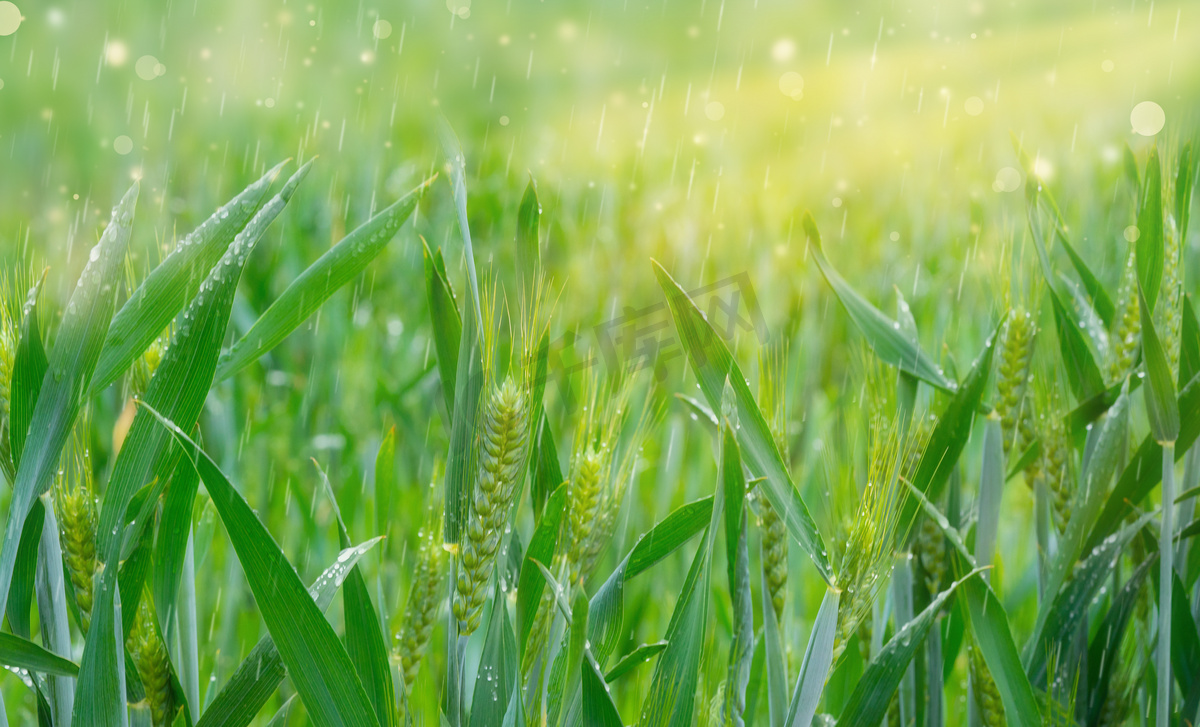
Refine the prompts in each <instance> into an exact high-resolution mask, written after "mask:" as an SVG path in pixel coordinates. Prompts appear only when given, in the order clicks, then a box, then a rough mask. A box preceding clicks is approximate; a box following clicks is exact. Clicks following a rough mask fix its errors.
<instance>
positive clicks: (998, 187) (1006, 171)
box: [992, 167, 1021, 192]
mask: <svg viewBox="0 0 1200 727" xmlns="http://www.w3.org/2000/svg"><path fill="white" fill-rule="evenodd" d="M1020 187H1021V173H1020V172H1019V171H1017V170H1016V169H1014V168H1012V167H1004V168H1003V169H1001V170H1000V171H998V172H996V181H995V182H993V183H992V189H993V190H995V191H997V192H1015V191H1017V190H1018V189H1020Z"/></svg>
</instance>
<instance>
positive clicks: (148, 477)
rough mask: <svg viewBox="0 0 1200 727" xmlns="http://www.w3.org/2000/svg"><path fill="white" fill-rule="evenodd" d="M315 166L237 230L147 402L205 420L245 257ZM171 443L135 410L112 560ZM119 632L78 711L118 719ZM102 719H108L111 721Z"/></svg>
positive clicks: (191, 420)
mask: <svg viewBox="0 0 1200 727" xmlns="http://www.w3.org/2000/svg"><path fill="white" fill-rule="evenodd" d="M308 169H309V166H308V165H305V166H304V167H302V168H301V169H300V170H299V171H297V172H296V174H294V175H293V176H292V178H291V179H290V180H289V181H288V183H287V184H286V185H285V186H284V188H283V190H282V191H281V192H280V193H279V194H278V195H276V196H275V197H274V198H272V200H271V201H270V202H268V203H267V204H266V205H265V206H264V207H263V208H262V209H261V210H259V212H258V213H257V214H256V215H255V217H254V219H252V220H251V221H250V223H249V224H248V225H247V226H246V227H245V229H243V230H242V232H240V233H238V235H237V237H236V238H235V239H234V241H233V243H232V244H231V245H230V247H229V249H228V250H226V252H225V255H224V256H223V258H222V261H221V262H220V263H218V264H217V265H216V266H215V267H214V268H213V270H212V272H210V273H209V276H208V277H207V278H206V279H205V281H204V282H203V283H201V286H200V291H199V292H198V293H197V296H196V298H195V299H193V301H192V302H191V303H190V304H189V306H188V308H187V309H186V310H185V311H184V314H183V321H182V323H181V325H180V326H179V328H178V329H177V330H176V332H175V336H174V337H173V339H172V342H171V345H170V346H169V347H168V348H167V352H166V355H165V356H164V358H163V361H162V363H161V364H160V365H159V367H158V369H157V370H156V371H155V374H154V376H153V378H152V379H151V380H150V384H149V386H148V388H147V390H146V401H148V402H149V403H150V405H151V406H152V407H155V408H156V409H159V410H161V411H163V412H165V415H166V416H169V417H171V418H172V419H173V420H174V421H179V422H182V423H184V424H185V425H186V426H189V427H190V426H193V425H194V424H195V422H196V420H197V419H198V417H199V415H200V411H201V409H202V408H203V405H204V401H205V399H206V398H207V395H208V390H209V388H210V387H211V386H212V381H213V371H214V369H215V367H216V363H217V356H218V354H219V352H220V346H221V341H222V340H223V339H224V336H225V330H226V326H227V324H228V321H229V314H230V310H231V307H232V303H233V296H234V291H235V290H236V287H237V283H238V280H239V279H240V277H241V271H242V268H243V266H244V264H245V261H246V258H247V256H248V255H249V253H250V251H251V250H252V249H253V247H254V245H255V243H256V242H257V241H258V239H259V238H260V237H261V236H262V234H263V233H264V232H265V231H266V228H267V226H268V225H269V224H270V223H271V221H272V220H274V218H275V217H276V216H277V215H278V214H279V213H280V212H281V211H282V210H283V208H284V206H285V205H286V204H287V201H288V199H290V197H291V195H292V193H293V192H294V190H295V188H296V186H297V185H298V184H299V183H300V181H301V180H302V179H303V178H304V175H305V174H306V173H307V170H308ZM170 445H171V437H170V435H169V434H168V433H167V432H166V431H164V430H163V429H162V428H161V427H160V426H158V424H157V423H155V422H154V420H153V418H152V417H150V416H149V415H146V414H144V413H143V412H141V411H139V412H138V413H137V414H135V416H134V421H133V424H132V425H131V427H130V429H129V433H128V435H127V437H126V440H125V444H124V446H123V447H122V449H121V451H120V453H119V454H118V456H117V461H116V463H115V464H114V465H113V471H112V474H111V476H110V479H109V483H108V487H107V490H106V493H105V498H104V503H103V508H102V509H101V511H100V525H99V528H98V529H97V535H98V538H97V553H98V554H99V555H100V557H101V560H102V561H103V562H105V563H107V564H109V565H110V566H112V565H114V564H116V563H118V562H120V560H121V556H122V549H123V547H122V546H123V543H124V540H125V534H126V528H125V523H126V522H127V517H126V515H127V512H126V511H127V509H128V508H129V505H130V503H131V502H132V501H133V499H134V498H133V496H134V493H135V492H137V491H138V490H139V489H140V488H141V487H142V486H143V484H144V483H146V482H148V481H153V482H154V483H155V484H154V485H153V486H152V495H153V496H151V497H147V498H146V499H145V500H144V501H143V503H142V505H141V506H140V508H138V513H137V517H135V525H134V527H131V528H129V529H128V530H129V535H130V542H131V543H136V542H137V541H138V540H139V539H140V538H139V537H138V536H139V532H138V528H144V527H145V524H146V521H147V519H148V516H149V514H150V513H151V512H153V510H154V508H155V507H156V506H157V502H158V496H159V493H161V491H162V488H163V487H164V486H165V484H166V481H167V478H168V477H169V475H170V474H171V472H172V471H173V469H174V467H173V461H172V457H171V456H170V454H169V450H170ZM116 571H117V569H116V568H115V567H108V568H105V569H104V570H103V571H101V574H100V576H99V581H100V586H99V589H98V597H97V600H96V603H95V606H94V611H98V612H100V613H101V614H103V616H104V618H103V620H102V621H100V622H99V626H100V627H103V628H112V627H114V626H116V624H117V621H116V620H115V619H113V618H110V615H111V614H110V612H111V611H112V610H113V609H114V608H115V605H116V590H117V578H116ZM141 595H142V594H141V589H140V587H139V588H138V589H137V590H136V591H133V592H129V593H127V595H126V597H125V600H126V601H127V602H128V603H127V604H126V607H127V608H128V609H129V611H130V613H131V614H135V613H136V612H137V604H138V599H140V598H141ZM96 628H97V623H93V625H92V632H95V629H96ZM101 633H106V634H107V632H101ZM120 633H121V632H116V633H114V634H112V637H111V638H109V637H108V636H107V635H106V636H105V637H102V638H93V639H89V640H88V641H87V643H86V646H85V648H84V655H83V659H82V663H81V665H80V668H81V673H80V678H79V694H78V695H77V699H76V703H75V712H76V718H81V719H83V720H84V721H85V722H89V721H94V722H96V723H97V724H100V723H101V720H108V719H111V718H113V715H112V714H111V713H110V712H108V709H109V708H108V706H107V705H109V704H110V703H111V702H113V701H114V700H116V699H118V697H117V696H116V695H118V694H119V693H120V691H121V690H120V689H119V687H118V685H117V684H116V683H115V682H114V680H113V675H114V674H116V673H118V671H119V670H118V666H119V659H120V657H121V654H120V653H118V652H116V651H114V650H113V648H112V647H113V645H114V644H116V645H118V648H119V645H120V644H121V643H122V641H123V640H122V638H121V637H120ZM103 723H104V724H108V722H107V721H104V722H103Z"/></svg>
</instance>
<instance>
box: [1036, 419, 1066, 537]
mask: <svg viewBox="0 0 1200 727" xmlns="http://www.w3.org/2000/svg"><path fill="white" fill-rule="evenodd" d="M1047 398H1049V397H1047ZM1046 409H1047V410H1049V411H1055V410H1056V409H1057V407H1054V406H1053V405H1047V406H1046ZM1063 422H1064V418H1063V417H1062V416H1060V415H1058V414H1051V415H1050V416H1048V417H1046V418H1045V419H1044V420H1043V425H1042V432H1041V438H1042V452H1041V457H1040V460H1041V461H1040V466H1039V468H1038V472H1037V476H1038V477H1042V478H1044V479H1045V480H1046V484H1047V485H1048V486H1049V490H1050V493H1051V494H1052V495H1053V496H1054V499H1053V500H1052V503H1051V504H1052V505H1053V519H1054V527H1055V528H1056V529H1057V530H1058V532H1060V533H1062V532H1064V531H1065V530H1066V527H1067V521H1068V520H1070V519H1071V497H1072V494H1073V493H1074V489H1073V483H1074V481H1075V480H1074V479H1073V478H1072V477H1071V469H1070V467H1071V445H1070V441H1069V440H1068V435H1067V430H1066V426H1065V425H1064V423H1063Z"/></svg>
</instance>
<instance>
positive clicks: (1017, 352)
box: [996, 305, 1037, 455]
mask: <svg viewBox="0 0 1200 727" xmlns="http://www.w3.org/2000/svg"><path fill="white" fill-rule="evenodd" d="M1036 337H1037V325H1036V324H1035V323H1034V320H1033V316H1032V315H1031V314H1030V313H1029V311H1028V310H1026V308H1025V307H1024V306H1023V305H1019V306H1017V307H1016V309H1014V310H1013V313H1012V315H1010V316H1009V317H1008V322H1007V323H1006V324H1005V325H1004V334H1003V335H1002V336H1001V338H1000V366H999V371H998V372H997V374H996V413H997V414H999V415H1000V427H1001V430H1002V432H1003V434H1004V453H1005V455H1009V454H1010V453H1011V452H1012V451H1013V450H1014V449H1015V450H1017V453H1018V454H1019V453H1020V451H1021V450H1022V449H1024V447H1025V446H1026V445H1027V444H1028V442H1029V439H1030V436H1029V432H1028V429H1027V428H1026V423H1027V422H1028V415H1029V411H1028V404H1027V399H1028V397H1027V396H1026V390H1027V389H1028V387H1029V379H1030V374H1031V369H1032V365H1033V352H1034V343H1035V341H1036Z"/></svg>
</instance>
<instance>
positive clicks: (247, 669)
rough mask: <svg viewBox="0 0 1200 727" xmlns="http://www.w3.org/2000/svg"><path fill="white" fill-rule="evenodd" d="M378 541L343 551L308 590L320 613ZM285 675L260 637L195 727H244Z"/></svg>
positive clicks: (271, 648)
mask: <svg viewBox="0 0 1200 727" xmlns="http://www.w3.org/2000/svg"><path fill="white" fill-rule="evenodd" d="M380 540H381V538H374V539H373V540H368V541H366V542H365V543H362V544H360V545H356V546H355V547H353V548H347V549H345V550H343V551H342V552H341V553H339V554H338V557H337V559H336V560H335V561H334V563H333V565H331V566H329V567H328V568H326V569H325V571H324V572H323V573H321V575H319V576H317V578H316V580H314V581H313V583H312V585H311V586H309V587H308V595H309V597H310V598H312V600H313V603H315V604H316V606H317V608H318V609H319V610H320V611H321V612H322V613H324V612H325V610H326V609H328V608H329V604H331V603H333V597H334V596H335V595H337V591H338V589H339V588H340V587H341V584H342V583H343V581H344V580H345V578H346V576H347V575H348V574H349V573H350V571H351V570H352V569H353V568H354V567H355V566H356V565H357V564H358V561H359V559H360V558H362V556H363V555H365V554H366V553H367V551H369V550H370V549H371V548H373V547H375V545H376V544H377V543H379V542H380ZM286 673H287V670H286V669H285V668H284V664H283V659H282V658H281V657H280V655H279V649H278V647H276V646H275V640H274V639H272V638H271V635H270V634H267V635H265V636H263V637H262V638H261V639H259V641H258V643H257V644H255V646H254V648H253V649H251V650H250V653H249V654H247V655H246V658H245V659H243V660H242V663H241V664H240V665H238V668H237V671H235V672H234V673H233V676H232V677H231V678H230V679H229V682H228V683H226V684H225V686H224V687H223V688H222V689H221V691H220V693H219V694H217V696H216V698H215V699H213V700H212V703H211V704H209V705H208V708H207V709H205V710H204V714H203V715H201V717H200V721H199V722H197V723H196V727H246V725H248V724H250V722H251V720H253V719H254V716H255V715H256V714H258V711H259V710H260V709H262V707H263V705H264V704H266V703H267V700H268V699H270V697H271V695H272V694H274V693H275V690H276V689H277V688H278V687H279V683H280V682H282V681H283V677H284V675H285V674H286Z"/></svg>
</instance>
